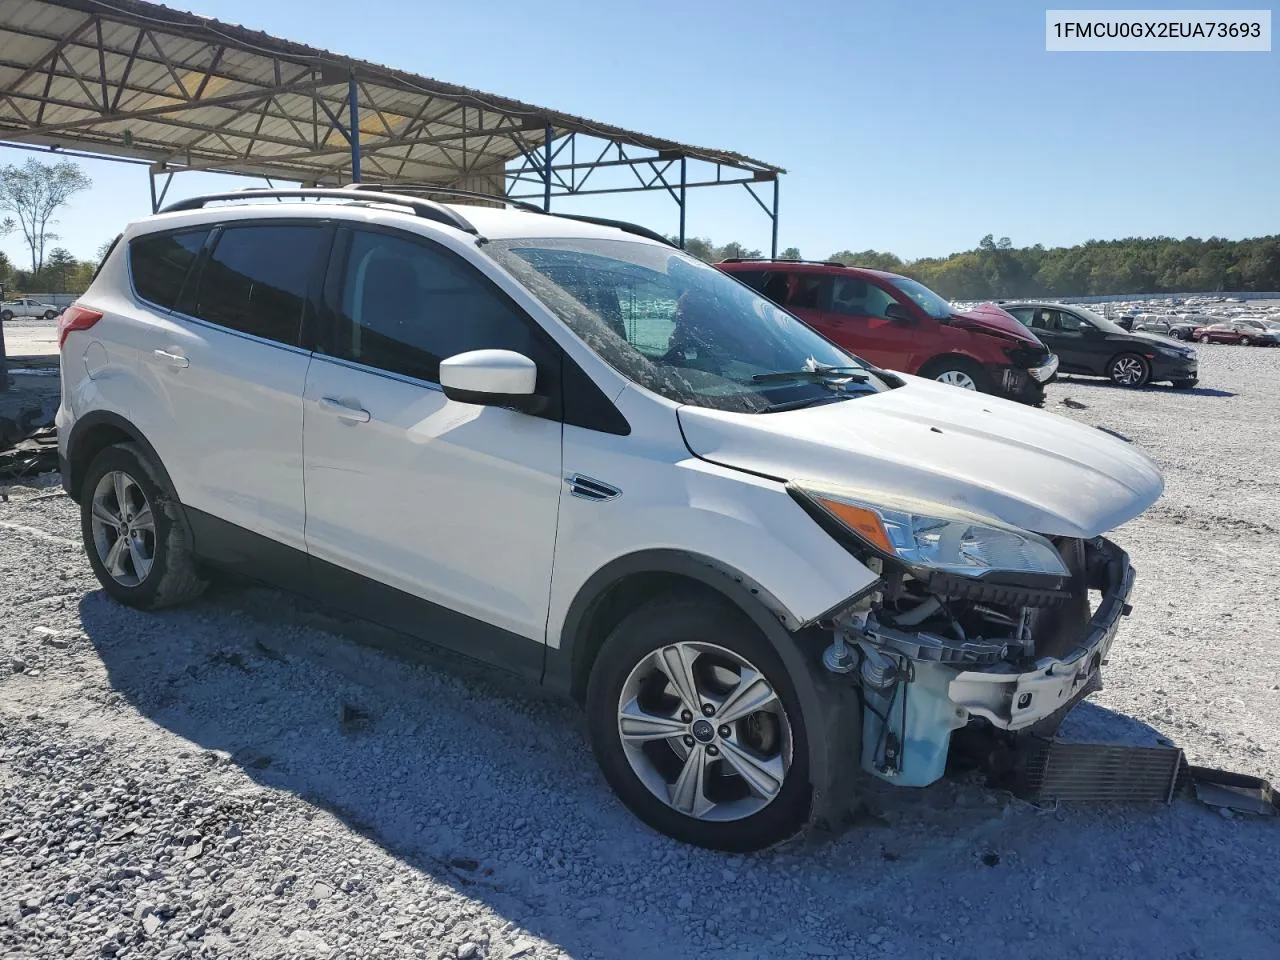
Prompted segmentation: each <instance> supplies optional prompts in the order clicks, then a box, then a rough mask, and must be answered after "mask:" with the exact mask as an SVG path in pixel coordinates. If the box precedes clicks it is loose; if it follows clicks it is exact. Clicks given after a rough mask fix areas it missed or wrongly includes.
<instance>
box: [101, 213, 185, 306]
mask: <svg viewBox="0 0 1280 960" xmlns="http://www.w3.org/2000/svg"><path fill="white" fill-rule="evenodd" d="M208 235H209V231H208V230H193V231H191V232H189V233H162V234H150V235H147V236H141V237H135V238H134V239H133V240H131V241H130V242H129V272H130V273H131V274H132V275H133V288H134V289H135V290H136V291H137V292H138V296H140V297H141V298H142V299H143V300H148V301H150V302H151V303H154V304H156V305H157V306H160V307H166V308H170V307H173V306H174V305H175V304H176V303H177V302H178V295H179V294H180V293H181V292H182V284H183V283H184V282H185V281H186V279H187V273H188V271H190V269H191V265H192V264H193V263H195V262H196V257H197V256H199V254H200V248H201V247H203V246H204V241H205V238H206V237H207V236H208ZM99 269H101V267H99Z"/></svg>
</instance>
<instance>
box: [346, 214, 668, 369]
mask: <svg viewBox="0 0 1280 960" xmlns="http://www.w3.org/2000/svg"><path fill="white" fill-rule="evenodd" d="M343 278H344V279H343V284H342V296H341V302H340V307H339V313H340V316H339V325H338V329H337V331H336V334H335V336H336V339H335V341H334V343H333V345H332V349H333V351H334V352H335V353H336V354H337V355H338V356H340V357H342V358H344V359H347V360H354V361H356V362H358V363H363V364H366V365H368V366H371V367H377V368H378V369H380V370H387V371H389V372H391V373H400V374H404V375H405V376H410V377H414V378H416V379H418V380H426V381H429V382H431V383H438V382H439V380H440V361H441V360H444V359H446V358H448V357H452V356H454V355H455V354H459V353H466V352H467V351H469V350H514V351H515V352H517V353H522V354H524V355H525V356H527V357H529V358H530V359H531V360H533V361H535V362H538V363H539V367H540V368H541V367H542V366H543V364H544V363H545V360H546V348H545V347H543V346H541V344H540V343H539V341H538V340H537V338H536V335H535V334H534V332H533V329H532V327H531V325H530V323H529V321H528V319H527V318H525V317H524V316H523V315H522V314H521V313H519V312H518V310H517V308H516V307H515V306H514V305H512V304H511V303H510V302H509V301H507V300H506V298H505V297H503V296H501V295H500V294H499V293H498V292H497V291H496V290H494V289H493V288H492V287H490V286H489V285H488V284H487V283H485V282H484V281H483V280H482V278H481V277H480V276H478V274H477V273H476V271H475V270H474V269H472V268H471V267H470V266H469V265H468V264H466V263H465V262H464V261H462V260H460V259H459V258H458V257H456V256H454V255H453V254H451V253H448V252H447V251H443V250H438V249H436V248H434V247H432V246H429V245H427V244H424V243H420V242H418V241H416V240H413V239H410V238H407V237H397V236H392V235H390V234H382V233H370V232H365V231H356V232H354V233H352V235H351V244H350V248H349V249H348V251H347V255H346V264H345V267H344V269H343ZM614 306H615V308H616V309H615V311H614V313H613V314H612V319H613V321H614V322H616V323H626V324H627V325H628V326H630V327H631V328H632V329H639V330H644V329H646V327H645V324H646V317H647V316H648V312H649V311H650V309H651V307H650V304H649V303H648V301H647V300H646V299H645V298H644V297H643V296H641V297H639V298H636V299H633V300H632V301H631V302H630V303H627V304H615V305H614ZM624 309H625V311H626V312H625V314H624V312H623V311H624ZM540 361H541V362H540Z"/></svg>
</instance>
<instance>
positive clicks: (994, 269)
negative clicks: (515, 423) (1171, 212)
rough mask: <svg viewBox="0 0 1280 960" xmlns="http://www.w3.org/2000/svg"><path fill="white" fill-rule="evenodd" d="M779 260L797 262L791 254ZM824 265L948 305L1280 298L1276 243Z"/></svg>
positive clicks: (723, 252)
mask: <svg viewBox="0 0 1280 960" xmlns="http://www.w3.org/2000/svg"><path fill="white" fill-rule="evenodd" d="M685 248H686V249H687V250H688V251H689V252H690V253H692V254H694V255H695V256H697V257H701V258H702V259H703V260H706V261H707V262H709V263H714V262H716V261H718V260H724V259H727V258H729V257H759V256H761V253H760V251H759V250H752V249H747V248H746V247H744V246H743V245H742V244H740V243H727V244H725V245H724V246H716V245H715V244H714V243H712V242H711V241H710V240H708V239H706V238H696V239H692V240H688V241H686V244H685ZM780 256H781V257H782V258H783V259H786V260H799V259H802V258H801V256H800V251H799V250H798V249H796V248H795V247H790V248H788V249H787V250H784V251H783V252H782V253H781V255H780ZM825 259H827V260H832V261H837V262H839V263H843V264H847V265H849V266H859V267H870V268H872V269H874V270H887V271H889V272H891V273H900V274H903V275H904V276H908V277H912V278H914V279H916V280H919V281H920V282H921V283H923V284H924V285H925V286H927V287H931V288H932V289H934V290H936V291H937V292H938V293H940V294H942V295H943V296H944V297H948V298H950V299H953V300H984V299H991V298H995V297H1050V296H1053V297H1070V296H1077V297H1084V296H1105V295H1109V294H1117V295H1118V294H1130V293H1191V292H1196V293H1201V292H1213V291H1219V290H1230V291H1257V292H1270V291H1274V290H1280V236H1269V237H1254V238H1251V239H1248V240H1223V239H1221V238H1219V237H1210V238H1209V239H1208V240H1200V239H1197V238H1195V237H1187V238H1185V239H1182V240H1178V239H1175V238H1173V237H1129V238H1127V239H1124V240H1090V241H1089V242H1087V243H1082V244H1078V245H1076V246H1073V247H1045V246H1043V245H1041V244H1036V245H1035V246H1034V247H1015V246H1014V245H1013V243H1012V242H1011V241H1010V240H1009V238H1008V237H1001V238H1000V239H999V240H996V239H994V238H993V236H992V235H991V234H988V235H987V236H985V237H983V238H982V239H981V240H980V241H979V242H978V245H977V246H976V247H975V248H974V249H972V250H965V251H962V252H960V253H953V254H951V255H950V256H948V257H925V258H922V259H919V260H903V259H902V258H900V257H898V256H896V255H894V254H892V253H887V252H882V251H879V250H861V251H854V250H840V251H837V252H836V253H833V254H831V255H830V256H828V257H826V258H825Z"/></svg>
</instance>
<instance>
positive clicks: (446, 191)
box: [345, 183, 678, 247]
mask: <svg viewBox="0 0 1280 960" xmlns="http://www.w3.org/2000/svg"><path fill="white" fill-rule="evenodd" d="M345 189H347V190H360V191H365V190H385V191H386V192H389V193H390V192H394V191H399V190H413V191H417V192H421V193H434V194H438V195H439V196H442V197H467V198H470V199H473V200H492V201H493V202H494V203H505V204H507V205H508V206H511V207H515V208H516V209H517V210H523V211H525V212H526V213H540V214H543V215H544V216H548V217H560V218H562V219H564V220H577V221H579V222H581V223H594V224H596V225H598V226H602V227H614V228H616V229H618V230H622V231H625V232H626V233H631V234H635V235H636V236H638V237H645V238H647V239H649V240H656V241H658V242H659V243H663V244H666V245H667V246H669V247H675V246H678V245H677V244H675V243H672V242H671V240H670V239H668V238H667V237H664V236H663V235H662V234H660V233H658V232H657V231H654V230H650V229H649V228H648V227H642V226H640V225H639V224H636V223H629V222H627V221H625V220H610V219H608V218H605V217H590V216H587V215H585V214H581V213H548V212H547V211H546V210H543V209H542V208H541V207H539V206H536V205H534V204H532V203H527V202H526V201H524V200H515V199H512V198H511V197H502V196H498V195H497V194H492V193H479V192H477V191H475V190H460V189H458V188H456V187H441V186H437V185H436V184H434V183H395V184H385V185H384V184H373V183H349V184H347V186H346V188H345Z"/></svg>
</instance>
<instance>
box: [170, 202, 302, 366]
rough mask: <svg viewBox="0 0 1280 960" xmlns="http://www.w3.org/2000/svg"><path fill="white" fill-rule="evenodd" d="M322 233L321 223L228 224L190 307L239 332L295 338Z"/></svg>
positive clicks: (268, 337)
mask: <svg viewBox="0 0 1280 960" xmlns="http://www.w3.org/2000/svg"><path fill="white" fill-rule="evenodd" d="M323 236H324V228H323V227H322V226H321V225H319V224H316V225H314V226H313V225H310V224H264V225H261V226H234V227H226V228H224V229H223V231H222V234H221V236H219V237H218V239H217V242H216V245H215V246H214V248H213V252H212V253H210V254H209V256H208V258H207V259H206V261H205V265H204V269H203V270H202V271H201V273H200V288H199V291H198V292H197V295H196V297H195V306H194V307H193V309H192V311H191V312H192V313H193V314H194V315H195V316H196V317H199V318H200V319H201V320H207V321H209V322H210V323H216V324H218V325H219V326H222V327H227V328H228V329H231V330H237V331H239V332H240V333H248V334H252V335H253V336H255V337H262V338H263V339H265V340H275V341H276V342H278V343H287V344H296V343H297V342H298V334H299V330H300V328H301V325H302V312H303V308H304V305H305V304H306V299H307V284H308V281H309V279H310V276H311V272H312V268H313V266H314V264H315V261H316V255H317V253H318V252H319V248H320V242H321V239H322V238H323ZM183 299H184V300H186V299H187V298H186V297H184V298H183Z"/></svg>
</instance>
